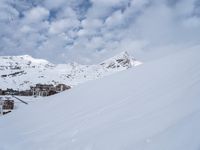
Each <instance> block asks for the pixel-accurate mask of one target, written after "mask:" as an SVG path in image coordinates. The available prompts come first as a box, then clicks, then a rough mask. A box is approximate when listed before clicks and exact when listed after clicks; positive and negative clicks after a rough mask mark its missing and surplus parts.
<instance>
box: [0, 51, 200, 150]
mask: <svg viewBox="0 0 200 150" xmlns="http://www.w3.org/2000/svg"><path fill="white" fill-rule="evenodd" d="M199 56H200V52H199V50H189V51H188V50H185V51H181V52H177V53H172V54H171V55H169V56H167V57H162V58H160V59H157V60H154V61H149V62H148V63H144V64H143V65H141V66H139V67H136V68H132V69H129V70H126V71H123V72H120V73H118V74H114V75H111V76H108V77H105V78H102V79H99V80H95V81H90V82H87V83H84V84H81V85H79V86H76V87H75V88H73V89H72V90H70V91H67V92H63V93H60V94H58V95H54V96H52V97H47V98H44V99H42V101H39V100H38V101H37V102H36V103H34V104H33V105H29V106H27V107H23V108H22V109H19V110H16V111H15V112H13V113H11V114H8V115H5V116H3V117H2V118H0V133H1V135H3V136H0V149H1V150H22V149H26V150H134V149H136V150H199V148H200V142H199V140H200V134H199V131H200V101H199V97H200V59H199Z"/></svg>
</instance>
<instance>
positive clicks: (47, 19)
mask: <svg viewBox="0 0 200 150" xmlns="http://www.w3.org/2000/svg"><path fill="white" fill-rule="evenodd" d="M199 44H200V0H0V55H2V56H3V55H24V54H28V55H31V56H33V57H37V58H44V59H47V60H49V61H51V62H54V63H66V62H74V61H76V62H79V63H83V64H92V63H97V62H101V61H102V60H104V59H106V58H109V57H111V56H113V55H115V54H118V53H120V52H122V51H128V52H129V53H130V54H131V55H134V56H136V57H139V58H140V57H141V56H142V55H143V54H146V53H149V52H151V51H157V52H160V53H163V54H164V53H165V52H167V51H169V50H175V49H184V48H188V47H192V46H196V45H199ZM141 59H142V57H141Z"/></svg>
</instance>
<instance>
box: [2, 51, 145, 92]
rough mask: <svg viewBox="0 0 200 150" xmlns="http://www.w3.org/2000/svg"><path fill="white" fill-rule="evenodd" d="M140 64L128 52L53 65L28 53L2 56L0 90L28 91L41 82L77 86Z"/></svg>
mask: <svg viewBox="0 0 200 150" xmlns="http://www.w3.org/2000/svg"><path fill="white" fill-rule="evenodd" d="M139 64H141V63H140V62H139V61H136V60H135V59H134V58H133V57H132V56H130V55H129V54H128V53H127V52H122V53H120V54H119V55H117V56H114V57H113V58H110V59H108V60H105V61H104V62H102V63H100V64H96V65H81V64H78V63H69V64H52V63H50V62H48V61H46V60H43V59H35V58H33V57H31V56H29V55H22V56H0V83H1V85H0V89H1V88H2V89H7V88H12V89H15V90H27V89H29V88H30V86H34V85H36V84H37V83H40V84H53V85H56V84H59V83H64V84H66V85H70V86H74V85H77V84H79V83H83V82H85V81H88V80H94V79H98V78H102V77H104V76H107V75H109V74H113V73H115V72H119V71H122V70H126V69H128V68H131V67H134V66H137V65H139Z"/></svg>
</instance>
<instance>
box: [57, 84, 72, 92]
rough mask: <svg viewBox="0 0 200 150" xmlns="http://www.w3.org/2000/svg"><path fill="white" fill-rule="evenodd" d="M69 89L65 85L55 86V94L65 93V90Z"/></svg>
mask: <svg viewBox="0 0 200 150" xmlns="http://www.w3.org/2000/svg"><path fill="white" fill-rule="evenodd" d="M70 88H71V87H70V86H68V85H65V84H58V85H56V92H62V91H65V90H68V89H70Z"/></svg>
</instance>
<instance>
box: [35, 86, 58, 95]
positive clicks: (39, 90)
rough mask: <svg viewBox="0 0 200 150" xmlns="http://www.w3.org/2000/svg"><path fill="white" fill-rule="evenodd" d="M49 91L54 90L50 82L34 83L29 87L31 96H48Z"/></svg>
mask: <svg viewBox="0 0 200 150" xmlns="http://www.w3.org/2000/svg"><path fill="white" fill-rule="evenodd" d="M50 91H55V87H54V86H53V85H52V84H36V86H35V87H33V86H32V87H31V92H32V95H33V96H48V95H49V92H50Z"/></svg>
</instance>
